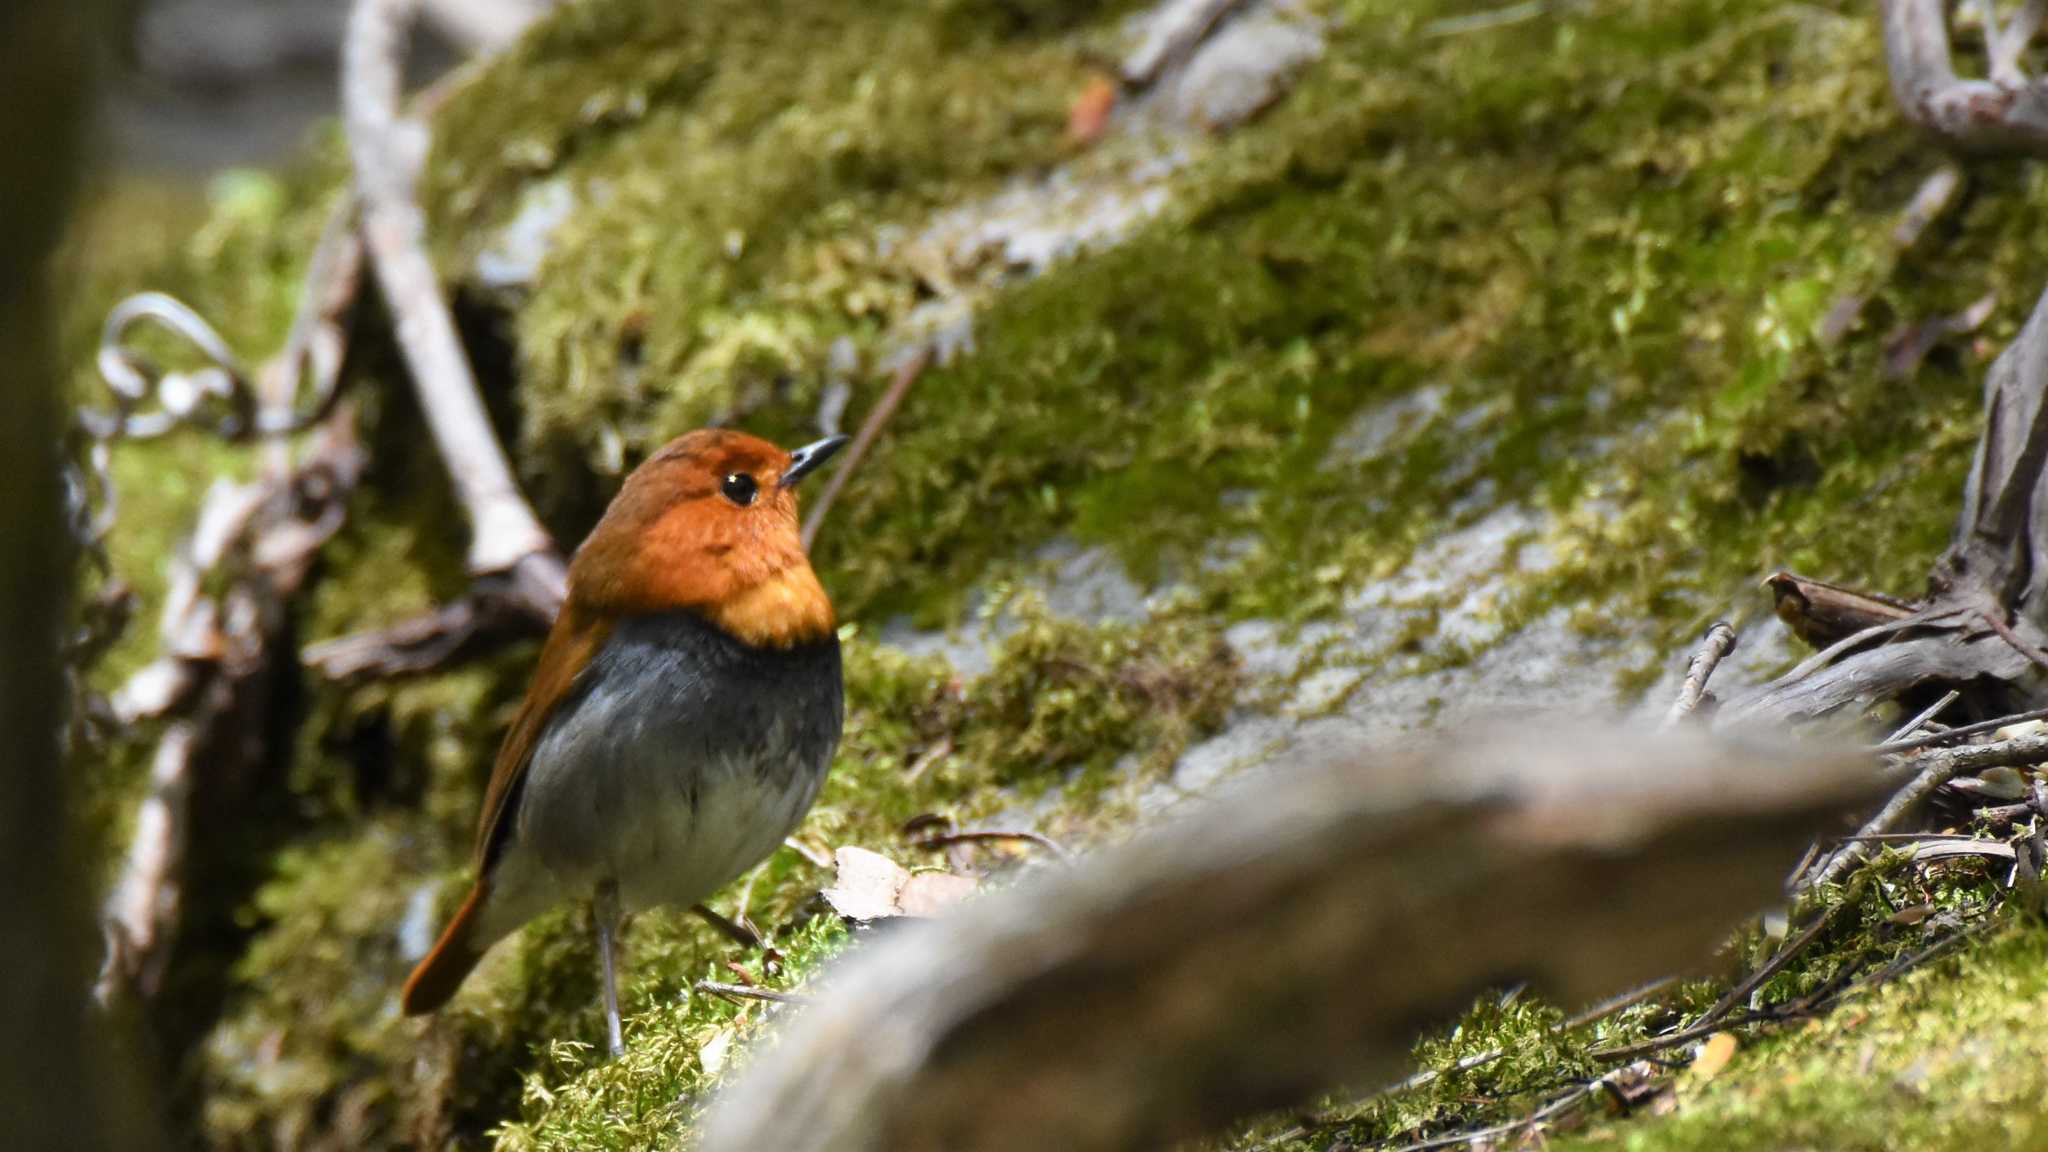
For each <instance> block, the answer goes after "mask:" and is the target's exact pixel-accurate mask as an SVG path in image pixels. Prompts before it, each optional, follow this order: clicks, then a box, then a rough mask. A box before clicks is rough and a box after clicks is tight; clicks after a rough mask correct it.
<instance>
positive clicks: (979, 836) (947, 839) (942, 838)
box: [910, 828, 1068, 860]
mask: <svg viewBox="0 0 2048 1152" xmlns="http://www.w3.org/2000/svg"><path fill="white" fill-rule="evenodd" d="M1003 840H1019V841H1022V842H1024V843H1026V844H1036V845H1038V846H1039V847H1040V848H1043V849H1045V850H1046V851H1047V852H1050V853H1052V854H1053V856H1055V857H1057V858H1058V859H1061V860H1065V859H1067V858H1068V856H1067V850H1066V849H1065V848H1062V847H1060V846H1059V845H1058V844H1057V843H1055V842H1054V841H1053V840H1052V838H1051V837H1048V836H1041V835H1039V834H1038V833H1036V832H1013V831H1006V830H1003V829H998V828H980V829H968V830H966V831H962V832H943V833H940V834H939V835H936V836H927V837H925V838H924V839H922V840H914V841H912V842H911V844H910V846H911V847H912V848H924V849H927V850H937V849H940V848H947V847H950V846H952V845H954V844H973V843H979V842H983V841H1003Z"/></svg>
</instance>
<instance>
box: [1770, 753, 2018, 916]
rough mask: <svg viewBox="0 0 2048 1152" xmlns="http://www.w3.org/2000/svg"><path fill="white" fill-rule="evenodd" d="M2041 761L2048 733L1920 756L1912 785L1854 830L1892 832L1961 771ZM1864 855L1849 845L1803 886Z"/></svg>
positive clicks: (1861, 849) (1814, 883) (1822, 879)
mask: <svg viewBox="0 0 2048 1152" xmlns="http://www.w3.org/2000/svg"><path fill="white" fill-rule="evenodd" d="M2042 759H2048V734H2044V735H2035V736H2022V737H2020V738H2019V739H2016V740H2005V741H2001V742H2000V743H1997V744H1973V745H1969V746H1966V747H1963V748H1955V749H1942V750H1939V751H1934V752H1929V753H1927V754H1926V755H1924V756H1921V757H1919V760H1920V761H1921V762H1924V763H1925V764H1926V767H1924V768H1922V769H1921V770H1920V774H1919V775H1918V776H1915V777H1914V778H1913V781H1912V783H1910V784H1908V785H1906V786H1905V787H1904V788H1901V789H1899V790H1898V792H1896V793H1894V794H1893V796H1892V798H1891V799H1890V800H1889V801H1887V802H1886V803H1885V806H1884V807H1883V808H1881V809H1879V810H1878V813H1877V815H1875V816H1872V817H1871V818H1870V821H1869V822H1868V823H1866V824H1865V825H1864V826H1863V827H1861V828H1859V829H1857V830H1856V835H1857V836H1858V837H1867V836H1874V835H1877V834H1878V833H1881V832H1889V831H1891V830H1892V829H1893V828H1895V827H1897V826H1898V824H1899V822H1900V821H1902V820H1904V819H1905V818H1906V817H1907V816H1908V815H1910V814H1911V813H1912V812H1913V811H1914V810H1915V809H1917V808H1918V807H1919V806H1920V804H1921V802H1922V801H1924V800H1926V799H1927V798H1928V797H1929V796H1932V795H1933V794H1934V790H1935V789H1936V788H1939V787H1941V786H1942V785H1943V784H1946V783H1948V782H1949V781H1950V780H1952V779H1954V778H1955V777H1956V776H1958V775H1961V774H1962V773H1964V772H1973V771H1979V770H1982V769H1985V768H1995V767H2000V766H2011V765H2014V764H2031V763H2034V762H2036V761H2039V760H2042ZM1863 855H1864V846H1863V844H1862V842H1860V841H1856V842H1852V843H1850V844H1848V845H1847V846H1845V847H1843V848H1842V850H1841V851H1839V852H1836V853H1835V854H1834V855H1833V856H1832V857H1830V858H1829V859H1828V862H1827V863H1826V864H1824V865H1822V866H1821V869H1820V871H1818V872H1816V873H1814V876H1813V879H1812V880H1811V881H1809V882H1808V883H1807V885H1806V887H1808V888H1818V887H1820V886H1821V885H1823V884H1826V883H1829V882H1830V881H1833V880H1834V879H1835V878H1836V877H1839V876H1840V875H1841V874H1842V873H1843V872H1844V871H1845V870H1847V869H1848V867H1849V866H1850V865H1852V864H1854V863H1856V862H1857V861H1858V860H1861V859H1862V858H1863Z"/></svg>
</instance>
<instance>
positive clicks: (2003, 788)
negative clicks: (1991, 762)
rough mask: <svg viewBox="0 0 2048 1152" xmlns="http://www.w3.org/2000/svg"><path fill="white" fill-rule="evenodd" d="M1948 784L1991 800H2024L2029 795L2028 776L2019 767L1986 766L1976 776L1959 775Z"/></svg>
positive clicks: (1959, 790) (1955, 788) (1952, 787)
mask: <svg viewBox="0 0 2048 1152" xmlns="http://www.w3.org/2000/svg"><path fill="white" fill-rule="evenodd" d="M1948 786H1949V787H1950V788H1951V789H1953V790H1954V791H1957V792H1965V793H1968V794H1970V795H1972V796H1982V797H1984V798H1986V799H1989V800H2022V799H2025V798H2026V795H2027V778H2026V777H2025V776H2023V775H2021V774H2020V772H2019V770H2018V769H2017V768H2006V767H1998V768H1986V769H1985V770H1984V771H1982V772H1979V773H1978V774H1977V775H1976V776H1961V777H1957V778H1956V779H1954V780H1951V781H1949V782H1948Z"/></svg>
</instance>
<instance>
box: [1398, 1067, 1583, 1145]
mask: <svg viewBox="0 0 2048 1152" xmlns="http://www.w3.org/2000/svg"><path fill="white" fill-rule="evenodd" d="M1599 1084H1600V1081H1598V1080H1595V1081H1593V1082H1592V1083H1590V1084H1581V1085H1579V1086H1578V1087H1577V1088H1574V1089H1572V1090H1571V1091H1569V1092H1567V1093H1565V1094H1564V1095H1562V1096H1560V1097H1558V1098H1557V1099H1555V1100H1552V1101H1551V1102H1550V1103H1548V1104H1545V1105H1544V1106H1543V1107H1541V1108H1538V1109H1537V1110H1536V1111H1534V1112H1531V1113H1530V1114H1529V1115H1527V1116H1524V1117H1522V1118H1520V1119H1518V1120H1510V1121H1508V1122H1507V1123H1505V1124H1495V1125H1493V1126H1492V1127H1490V1128H1475V1129H1472V1130H1469V1131H1465V1132H1452V1133H1450V1134H1449V1135H1445V1136H1433V1137H1431V1138H1429V1139H1427V1140H1418V1141H1416V1142H1415V1143H1413V1144H1403V1145H1402V1146H1401V1147H1400V1148H1399V1149H1397V1150H1396V1152H1428V1150H1429V1149H1432V1148H1455V1147H1457V1146H1458V1145H1460V1144H1471V1145H1484V1144H1486V1143H1487V1142H1489V1141H1491V1140H1492V1139H1493V1138H1494V1137H1497V1136H1506V1135H1507V1134H1509V1133H1511V1132H1519V1131H1521V1130H1522V1129H1524V1128H1534V1127H1535V1126H1537V1125H1538V1124H1541V1123H1543V1122H1544V1121H1545V1120H1549V1119H1552V1118H1554V1117H1556V1116H1558V1115H1559V1114H1561V1113H1563V1112H1564V1111H1565V1110H1566V1109H1568V1108H1572V1107H1575V1106H1576V1105H1578V1104H1579V1103H1580V1102H1582V1101H1584V1100H1585V1099H1586V1097H1588V1096H1591V1095H1592V1094H1593V1089H1594V1088H1595V1087H1597V1086H1598V1085H1599Z"/></svg>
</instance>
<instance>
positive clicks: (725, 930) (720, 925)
mask: <svg viewBox="0 0 2048 1152" xmlns="http://www.w3.org/2000/svg"><path fill="white" fill-rule="evenodd" d="M690 911H692V912H694V913H696V914H697V918H698V919H699V920H702V921H704V922H705V923H706V924H709V925H711V926H712V927H713V928H716V929H717V930H718V931H719V934H721V935H723V936H724V937H725V938H726V939H728V940H731V941H732V942H733V943H735V944H737V945H739V946H740V947H742V948H759V947H760V946H761V934H760V933H759V932H756V931H754V930H753V929H752V928H749V927H748V926H747V925H745V924H742V923H740V922H739V921H737V920H730V919H727V918H726V917H724V916H722V915H720V914H719V913H717V912H716V911H713V910H712V907H711V905H709V904H692V905H690Z"/></svg>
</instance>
